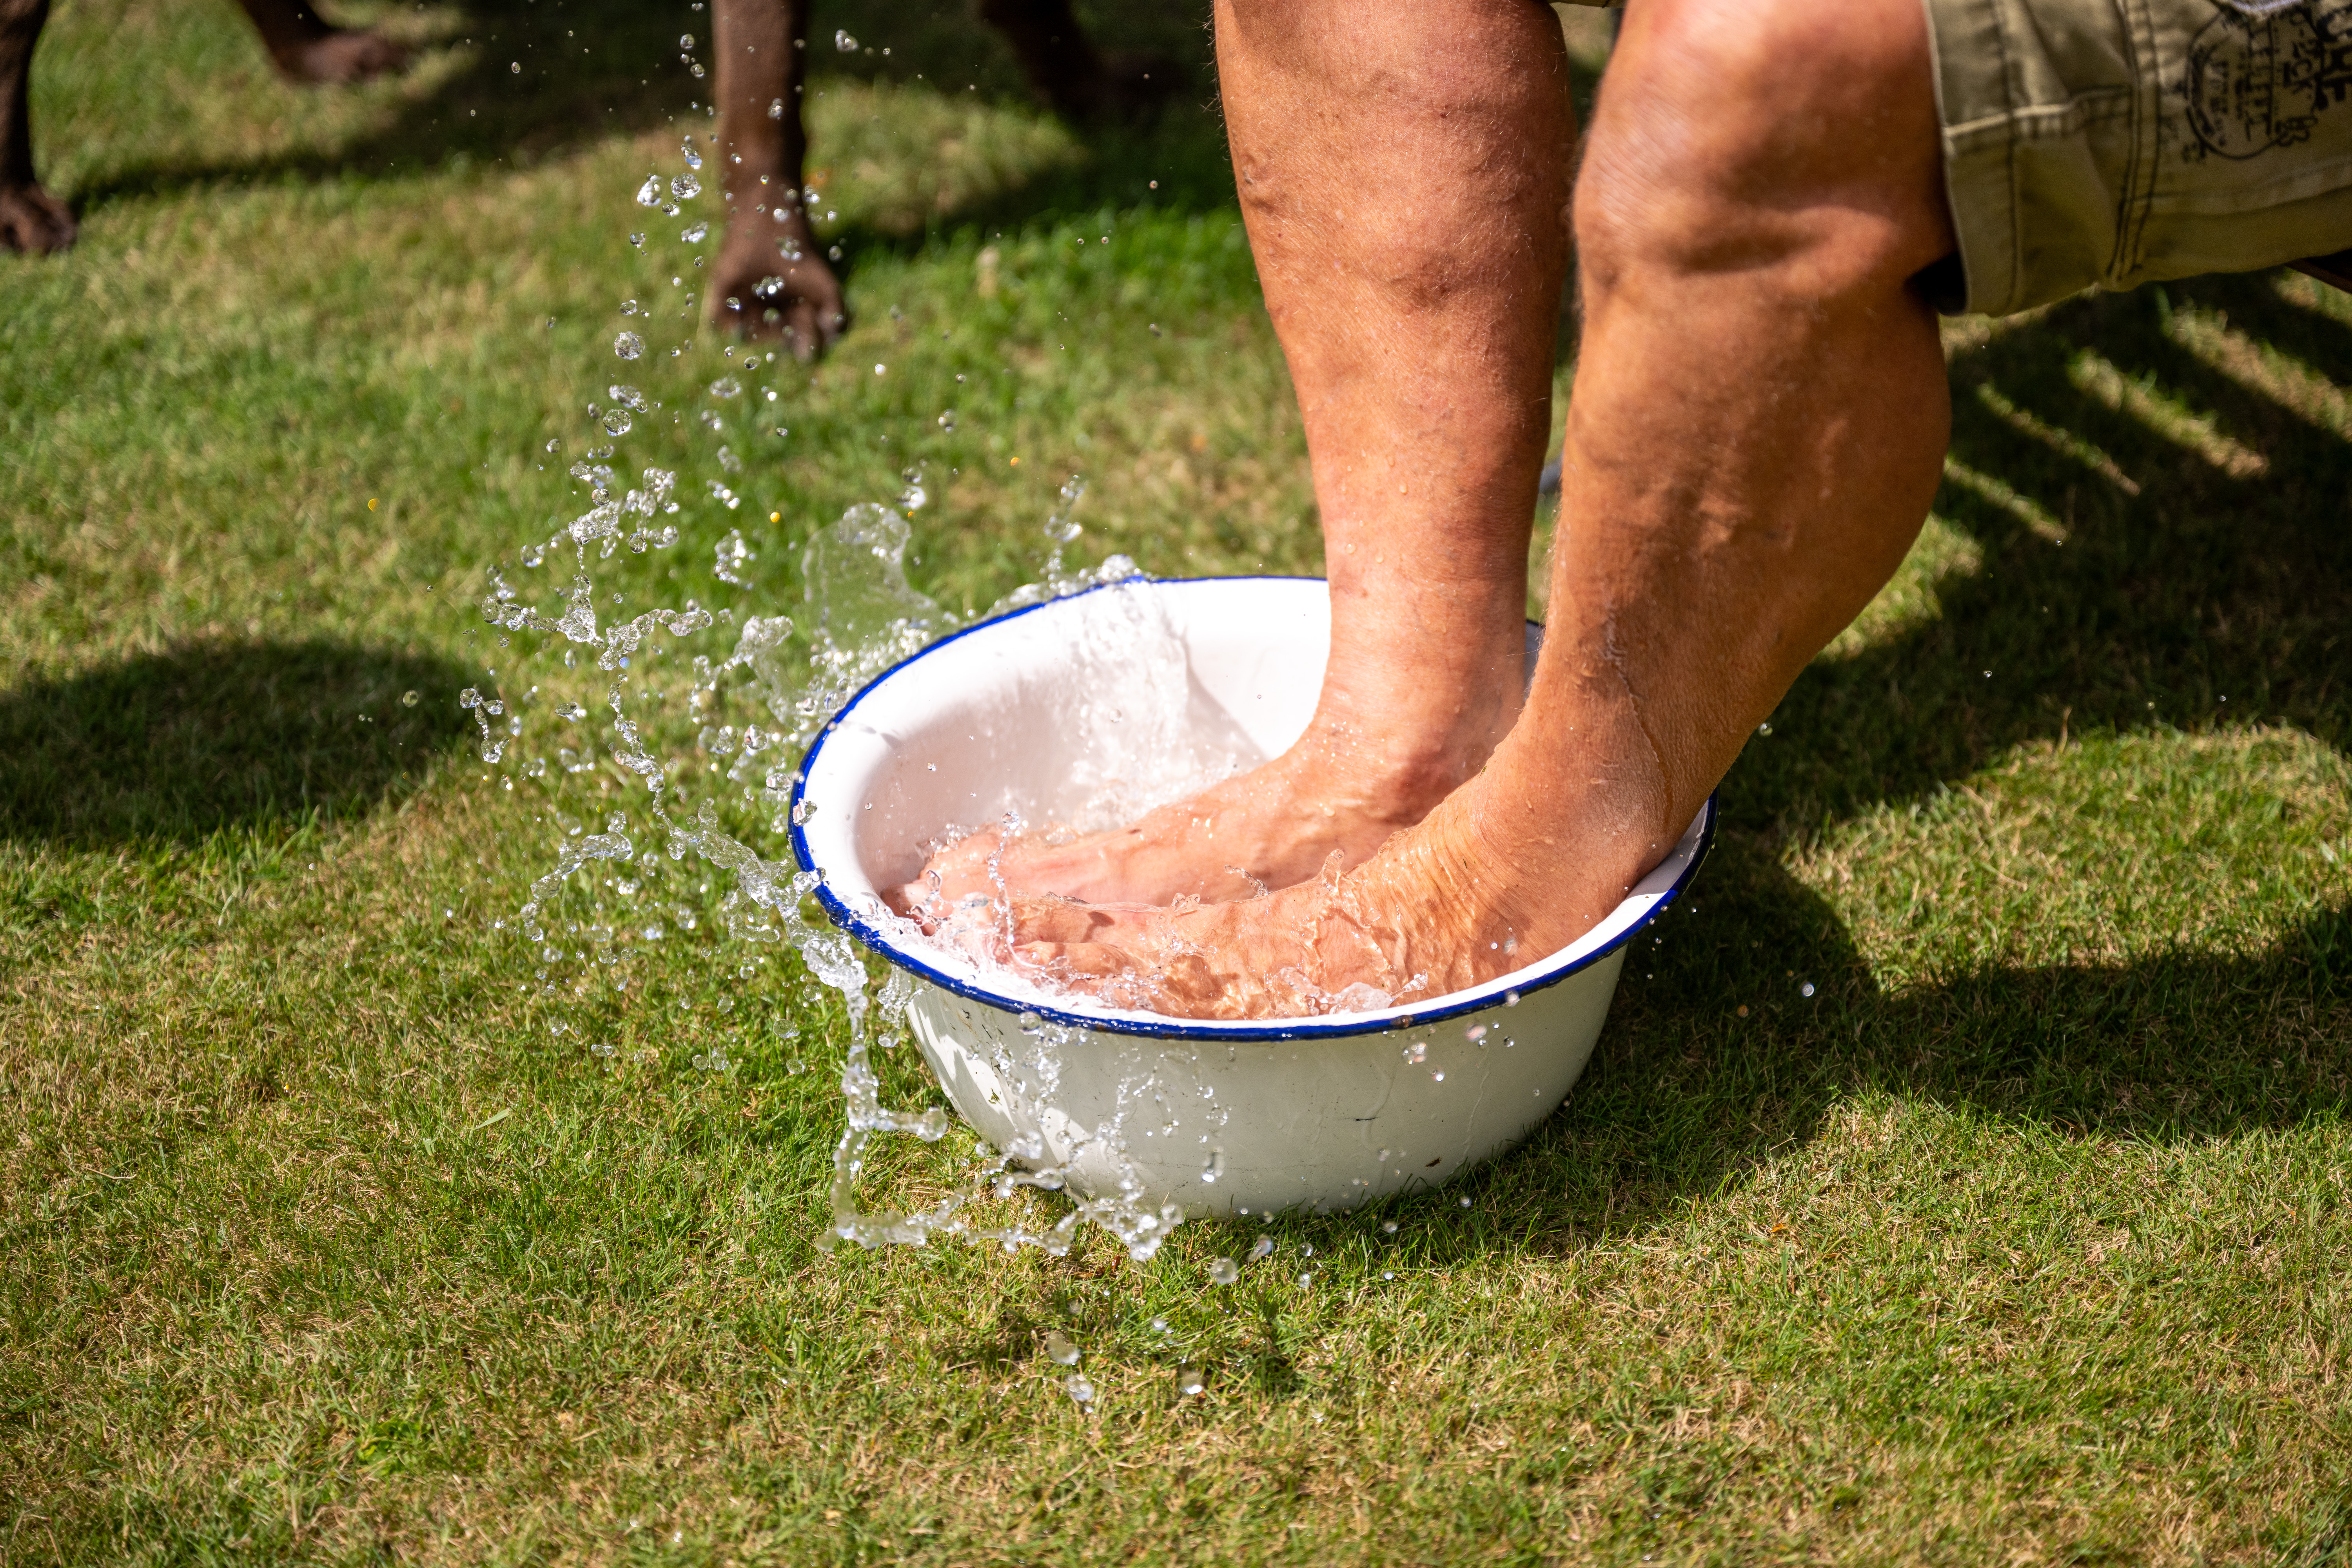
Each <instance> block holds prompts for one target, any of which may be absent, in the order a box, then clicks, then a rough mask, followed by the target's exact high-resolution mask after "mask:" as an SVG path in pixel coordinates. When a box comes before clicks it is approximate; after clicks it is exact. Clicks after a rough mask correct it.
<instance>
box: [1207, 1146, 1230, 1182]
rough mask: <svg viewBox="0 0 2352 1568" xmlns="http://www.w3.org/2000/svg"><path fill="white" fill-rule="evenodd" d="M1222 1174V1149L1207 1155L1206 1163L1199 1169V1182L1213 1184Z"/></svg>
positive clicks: (1223, 1156) (1223, 1157)
mask: <svg viewBox="0 0 2352 1568" xmlns="http://www.w3.org/2000/svg"><path fill="white" fill-rule="evenodd" d="M1224 1173H1225V1152H1224V1151H1223V1149H1216V1150H1212V1151H1211V1152H1210V1154H1209V1161H1208V1163H1206V1164H1204V1165H1202V1167H1201V1180H1202V1181H1203V1182H1208V1183H1212V1184H1213V1183H1214V1182H1215V1181H1216V1179H1217V1178H1218V1177H1219V1176H1222V1175H1223V1174H1224Z"/></svg>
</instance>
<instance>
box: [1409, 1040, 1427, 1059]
mask: <svg viewBox="0 0 2352 1568" xmlns="http://www.w3.org/2000/svg"><path fill="white" fill-rule="evenodd" d="M1404 1059H1405V1060H1407V1061H1409V1062H1423V1061H1427V1060H1428V1059H1429V1042H1428V1041H1426V1040H1415V1041H1414V1042H1413V1043H1412V1044H1411V1045H1409V1046H1407V1047H1405V1048H1404Z"/></svg>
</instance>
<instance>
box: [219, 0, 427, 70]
mask: <svg viewBox="0 0 2352 1568" xmlns="http://www.w3.org/2000/svg"><path fill="white" fill-rule="evenodd" d="M239 3H240V4H241V5H244V6H245V14H246V15H247V16H249V17H251V18H252V20H253V26H254V29H255V30H256V31H257V32H258V33H259V34H260V35H261V47H263V48H266V49H268V51H269V58H270V59H271V60H272V61H273V62H274V63H275V64H276V65H277V67H278V74H279V75H281V76H283V77H285V78H286V79H288V80H289V81H299V82H307V83H310V84H314V85H317V86H322V87H345V86H349V85H350V84H351V83H352V82H355V81H367V80H370V79H373V78H375V77H380V76H384V75H388V74H389V73H391V72H393V71H396V70H398V69H400V68H402V67H404V66H405V65H406V64H407V63H408V51H407V49H405V48H404V47H401V46H400V45H398V44H396V43H394V42H393V41H392V40H391V39H390V38H387V37H384V36H383V34H381V33H376V32H373V31H370V30H369V29H367V28H364V27H337V26H331V25H330V24H329V23H328V21H327V20H326V18H324V17H323V16H320V15H319V13H317V12H316V11H313V10H312V9H310V5H309V0H239Z"/></svg>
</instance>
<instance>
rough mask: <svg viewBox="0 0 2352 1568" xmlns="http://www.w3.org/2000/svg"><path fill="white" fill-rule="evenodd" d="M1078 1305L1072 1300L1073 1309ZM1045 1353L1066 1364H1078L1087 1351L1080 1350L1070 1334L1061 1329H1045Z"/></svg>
mask: <svg viewBox="0 0 2352 1568" xmlns="http://www.w3.org/2000/svg"><path fill="white" fill-rule="evenodd" d="M1076 1305H1077V1304H1076V1302H1072V1303H1071V1310H1076ZM1045 1353H1046V1354H1047V1355H1049V1356H1052V1357H1053V1358H1054V1359H1055V1361H1057V1362H1060V1363H1062V1364H1063V1365H1064V1366H1076V1365H1077V1364H1078V1358H1079V1357H1080V1356H1081V1355H1083V1354H1085V1353H1086V1352H1083V1351H1081V1350H1079V1349H1078V1347H1077V1346H1076V1344H1075V1343H1073V1342H1071V1339H1070V1336H1069V1335H1067V1334H1066V1333H1064V1332H1063V1331H1061V1330H1059V1329H1047V1330H1046V1331H1045Z"/></svg>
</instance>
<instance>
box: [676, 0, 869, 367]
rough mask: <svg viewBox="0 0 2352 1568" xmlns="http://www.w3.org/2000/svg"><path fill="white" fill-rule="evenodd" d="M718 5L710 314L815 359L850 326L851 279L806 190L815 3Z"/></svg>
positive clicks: (738, 1) (718, 0)
mask: <svg viewBox="0 0 2352 1568" xmlns="http://www.w3.org/2000/svg"><path fill="white" fill-rule="evenodd" d="M712 10H713V12H714V15H713V16H712V17H711V38H712V44H711V47H712V50H713V52H714V53H715V54H716V55H717V57H718V64H719V85H718V89H717V90H718V97H719V158H718V166H719V189H720V191H721V193H722V194H723V195H725V197H726V200H727V235H726V237H725V239H723V240H722V241H721V242H720V244H719V260H718V264H717V266H716V268H714V269H713V271H712V272H711V275H710V294H709V315H710V321H711V322H712V324H713V325H716V326H721V327H729V328H732V329H734V330H735V331H740V332H742V333H744V334H745V335H746V336H749V337H753V338H782V340H783V342H784V343H785V344H786V345H787V346H788V347H790V348H791V349H792V351H793V356H794V357H795V358H797V359H799V360H801V361H803V363H805V362H807V361H809V360H813V359H814V358H816V357H817V356H818V355H819V354H821V353H824V351H825V350H826V349H828V348H830V347H832V346H833V343H834V341H835V339H836V338H838V337H840V336H841V333H842V331H843V329H844V328H845V327H846V326H848V324H849V312H848V309H847V307H846V306H845V304H844V302H843V300H842V293H841V279H838V278H836V277H835V276H834V272H833V268H830V267H828V266H826V265H825V260H824V255H823V253H822V252H821V251H820V250H819V248H818V246H817V239H816V234H815V232H814V230H813V229H811V228H810V227H809V220H808V207H807V204H806V202H805V201H803V196H802V190H801V171H802V166H803V163H804V162H805V161H806V159H807V156H808V132H806V131H805V130H804V129H803V126H802V123H801V83H802V81H803V79H805V78H806V76H807V74H808V14H809V6H808V0H715V4H714V5H713V6H712Z"/></svg>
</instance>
